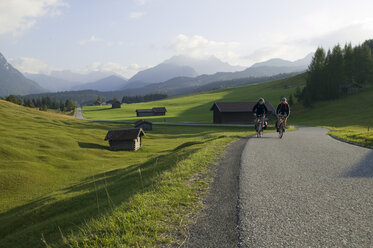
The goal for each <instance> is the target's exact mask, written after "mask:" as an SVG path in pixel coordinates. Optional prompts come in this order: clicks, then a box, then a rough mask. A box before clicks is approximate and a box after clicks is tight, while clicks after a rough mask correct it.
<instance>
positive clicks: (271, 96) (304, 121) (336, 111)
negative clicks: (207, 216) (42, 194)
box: [83, 74, 373, 145]
mask: <svg viewBox="0 0 373 248" xmlns="http://www.w3.org/2000/svg"><path fill="white" fill-rule="evenodd" d="M287 85H289V86H292V88H285V86H287ZM303 85H305V74H301V75H297V76H294V77H291V78H287V79H281V80H276V81H272V82H267V83H260V84H256V85H248V86H242V87H235V88H229V89H222V90H216V91H210V92H206V93H202V94H196V95H188V96H183V97H177V98H171V99H167V100H162V101H157V102H147V103H139V104H128V105H125V106H123V107H122V109H110V106H94V107H84V108H83V113H84V116H85V117H86V118H92V119H103V120H131V121H133V120H136V119H138V118H137V117H136V116H135V115H136V113H135V110H136V109H139V108H151V107H155V106H165V107H166V108H167V110H168V113H167V115H166V116H165V117H145V118H146V119H150V120H153V121H161V122H162V121H165V122H201V123H211V122H212V112H211V111H209V108H210V107H211V105H212V103H213V102H215V101H256V100H257V99H258V98H259V97H264V98H265V99H266V100H267V101H270V102H271V103H272V105H274V106H275V107H276V105H277V104H278V102H279V99H280V98H281V97H282V96H289V95H290V94H291V93H294V91H295V89H296V87H297V86H303ZM371 113H373V88H372V87H366V88H364V89H363V91H362V92H361V93H359V94H357V95H351V96H347V97H343V98H340V99H338V100H333V101H327V102H318V103H316V104H315V106H314V107H313V108H304V107H303V106H302V105H301V104H298V103H295V104H294V105H293V106H292V115H291V118H290V119H289V123H290V124H295V125H304V126H326V127H328V128H329V129H331V130H336V131H337V132H333V135H336V136H338V137H341V138H344V139H348V140H351V141H356V142H359V143H364V144H368V145H373V131H372V129H373V127H372V126H373V114H371ZM368 127H370V129H369V130H370V131H369V132H368Z"/></svg>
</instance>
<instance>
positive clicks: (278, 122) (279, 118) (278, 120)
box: [276, 115, 281, 128]
mask: <svg viewBox="0 0 373 248" xmlns="http://www.w3.org/2000/svg"><path fill="white" fill-rule="evenodd" d="M280 122H281V117H280V116H279V115H278V116H277V124H276V128H278V127H279V126H280Z"/></svg>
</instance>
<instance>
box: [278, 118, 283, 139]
mask: <svg viewBox="0 0 373 248" xmlns="http://www.w3.org/2000/svg"><path fill="white" fill-rule="evenodd" d="M278 129H279V130H278V137H279V138H280V139H281V138H282V136H283V135H284V123H283V122H281V123H280V127H279V128H278Z"/></svg>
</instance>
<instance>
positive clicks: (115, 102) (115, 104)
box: [111, 101, 122, 109]
mask: <svg viewBox="0 0 373 248" xmlns="http://www.w3.org/2000/svg"><path fill="white" fill-rule="evenodd" d="M121 107H122V103H121V102H120V101H114V102H113V103H112V104H111V108H113V109H114V108H121Z"/></svg>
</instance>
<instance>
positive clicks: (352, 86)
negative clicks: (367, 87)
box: [340, 83, 361, 95]
mask: <svg viewBox="0 0 373 248" xmlns="http://www.w3.org/2000/svg"><path fill="white" fill-rule="evenodd" d="M340 89H341V92H342V94H344V95H353V94H357V93H359V92H360V89H361V85H359V84H357V83H349V84H344V85H341V87H340Z"/></svg>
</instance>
